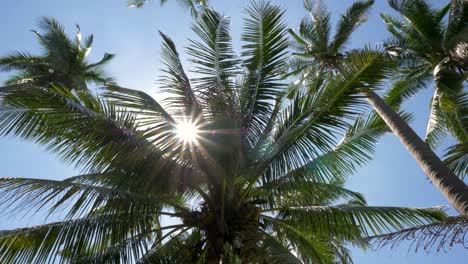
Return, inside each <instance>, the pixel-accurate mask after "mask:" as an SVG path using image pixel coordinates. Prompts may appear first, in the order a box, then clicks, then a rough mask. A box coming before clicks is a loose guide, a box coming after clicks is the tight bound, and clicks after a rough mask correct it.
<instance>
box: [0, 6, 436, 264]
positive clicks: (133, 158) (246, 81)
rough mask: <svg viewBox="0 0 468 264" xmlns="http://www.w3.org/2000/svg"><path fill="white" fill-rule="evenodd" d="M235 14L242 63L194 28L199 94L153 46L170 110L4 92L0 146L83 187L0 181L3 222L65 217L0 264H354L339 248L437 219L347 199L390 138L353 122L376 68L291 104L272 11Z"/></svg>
mask: <svg viewBox="0 0 468 264" xmlns="http://www.w3.org/2000/svg"><path fill="white" fill-rule="evenodd" d="M246 13H247V18H246V19H245V24H244V29H243V34H242V39H243V41H244V46H243V53H242V56H241V57H240V58H238V57H236V56H235V54H234V53H233V50H232V46H231V37H230V33H229V23H230V22H229V18H228V17H226V16H223V15H221V14H219V13H217V12H215V11H211V10H207V11H206V12H204V13H203V14H202V15H201V16H199V18H198V19H197V21H196V23H195V24H194V26H193V30H194V32H195V33H196V35H197V36H198V38H199V39H198V40H193V41H191V42H190V43H191V44H190V46H189V47H188V53H189V55H190V57H191V60H190V61H191V62H192V63H193V65H194V68H195V69H196V72H197V73H198V74H197V77H196V78H191V79H189V78H188V76H187V74H186V73H185V71H184V69H183V65H182V62H181V61H180V59H179V55H178V52H177V50H176V47H175V45H174V43H173V42H172V41H171V39H170V38H169V37H167V36H166V35H164V34H163V33H161V37H162V39H163V45H162V58H163V64H164V65H165V66H164V70H163V71H164V73H165V75H164V76H163V77H162V78H161V79H160V81H161V84H162V89H163V91H164V92H167V93H168V94H169V96H168V97H167V98H166V99H165V100H164V103H165V104H159V103H158V102H156V101H155V100H154V99H153V98H152V97H151V96H149V95H148V94H146V93H144V92H142V91H139V90H134V89H129V88H122V87H118V86H114V85H109V86H107V87H105V88H103V90H100V91H99V96H96V95H94V94H92V93H87V92H82V91H71V90H70V89H67V88H66V87H62V86H60V87H59V86H52V87H51V89H42V88H40V87H37V86H35V85H32V84H29V83H27V84H15V85H10V86H5V87H2V88H0V93H1V96H2V97H3V100H4V101H3V104H4V108H3V110H2V112H1V115H0V134H2V135H16V136H19V137H21V138H23V139H26V140H30V141H33V142H36V143H39V144H42V145H45V146H47V149H48V150H49V151H52V152H55V153H57V154H58V155H60V156H61V158H62V159H63V160H64V161H65V162H69V163H75V164H76V165H77V166H79V167H80V168H81V169H82V170H83V171H84V173H83V174H82V175H78V176H75V177H71V178H67V179H65V180H63V181H55V180H43V179H25V178H3V179H1V180H0V190H1V195H0V197H1V198H0V199H1V204H2V206H3V207H6V208H10V209H26V210H28V209H33V208H34V209H37V208H39V209H41V208H42V209H44V208H48V209H49V211H50V212H57V211H59V210H60V211H62V212H66V215H65V216H66V218H65V219H64V221H61V222H55V223H49V224H45V225H40V226H36V227H29V228H24V229H17V230H9V231H2V232H0V261H1V262H2V263H31V262H34V263H47V262H53V261H57V262H59V263H61V262H75V263H85V262H86V263H121V262H124V263H134V262H137V263H219V262H220V260H223V263H240V262H246V261H248V262H254V263H255V262H258V263H304V262H305V263H312V262H313V263H335V261H337V262H343V263H350V262H351V257H350V253H349V251H348V249H347V248H346V246H347V245H349V244H351V245H355V246H357V247H361V248H366V247H367V245H368V243H367V241H366V240H365V237H367V236H370V235H381V234H384V233H386V232H391V231H398V230H401V229H403V228H410V227H414V226H419V225H422V224H428V223H434V222H436V221H438V220H441V219H443V218H444V214H443V213H442V212H441V211H440V209H437V208H427V209H409V208H399V207H379V206H367V205H366V203H365V200H364V199H363V197H362V195H360V194H359V193H356V192H353V191H350V190H347V189H346V188H344V187H343V183H344V181H345V179H346V178H347V177H348V176H349V175H350V174H352V173H354V172H355V170H356V167H357V166H358V165H362V164H364V163H365V162H366V161H367V160H368V159H369V158H370V155H371V152H372V150H373V147H374V145H375V143H376V140H377V138H378V136H379V135H381V134H383V133H385V132H386V131H387V128H386V126H385V124H384V123H383V122H382V121H381V120H380V119H378V118H370V119H363V118H362V117H359V115H358V114H359V113H360V111H361V110H360V106H361V105H363V104H364V102H363V100H362V99H363V98H362V96H360V91H359V87H361V82H366V83H368V84H369V85H377V84H378V83H379V82H380V81H382V80H383V77H384V75H383V70H382V71H381V72H378V71H377V72H376V70H375V69H374V68H383V67H380V66H379V65H373V63H371V65H365V64H364V62H363V64H356V66H355V67H349V68H346V69H343V73H345V74H337V75H336V76H333V77H330V78H327V80H325V81H324V82H323V83H322V84H321V85H320V86H318V87H317V89H316V92H315V93H301V92H298V93H296V94H295V95H294V97H293V98H292V99H291V100H288V99H287V98H286V88H287V87H285V85H284V83H283V82H282V81H281V78H280V77H281V76H280V74H281V69H282V68H283V67H284V65H285V63H286V58H287V47H288V45H287V42H288V40H287V37H286V36H287V32H286V26H285V24H284V23H283V11H282V10H281V9H280V8H279V7H277V6H274V5H271V4H269V3H268V2H253V3H252V4H251V6H250V7H249V8H248V9H247V10H246ZM376 62H377V63H378V62H379V61H376ZM374 66H375V67H374ZM371 73H372V74H371ZM15 211H16V210H15ZM162 217H166V218H164V219H166V220H167V219H171V220H172V222H171V223H170V224H168V225H164V224H163V222H165V221H161V220H164V219H162ZM293 252H294V253H293Z"/></svg>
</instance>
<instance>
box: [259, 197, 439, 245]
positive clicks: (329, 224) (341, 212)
mask: <svg viewBox="0 0 468 264" xmlns="http://www.w3.org/2000/svg"><path fill="white" fill-rule="evenodd" d="M268 211H271V212H277V213H278V214H277V215H276V218H277V219H278V220H281V221H285V222H287V223H289V224H290V225H293V226H301V228H305V229H310V230H317V232H319V235H325V236H326V235H327V233H329V234H334V235H344V234H347V233H348V232H354V233H352V234H349V235H353V234H354V235H353V236H355V238H358V237H359V234H360V233H359V232H358V231H357V230H361V232H363V233H364V234H374V235H378V234H383V233H386V232H391V231H393V230H400V229H402V228H404V227H405V226H415V225H421V224H424V223H433V222H435V221H439V220H442V219H444V218H445V214H444V213H443V212H442V211H441V210H440V208H427V209H409V208H401V207H379V206H349V205H338V206H298V207H280V208H273V209H270V210H268ZM346 230H348V231H346ZM353 230H355V231H353ZM320 232H324V233H320Z"/></svg>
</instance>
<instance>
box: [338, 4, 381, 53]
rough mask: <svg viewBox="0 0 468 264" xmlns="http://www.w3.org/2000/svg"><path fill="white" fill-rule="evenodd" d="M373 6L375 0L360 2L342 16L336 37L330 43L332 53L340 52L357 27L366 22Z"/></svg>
mask: <svg viewBox="0 0 468 264" xmlns="http://www.w3.org/2000/svg"><path fill="white" fill-rule="evenodd" d="M373 4H374V0H368V1H362V2H359V1H358V2H354V3H353V4H352V5H351V7H349V8H348V10H346V13H345V14H344V15H342V16H341V18H340V20H339V22H338V25H337V30H336V33H335V36H334V37H333V40H332V41H331V43H330V51H331V52H335V53H337V52H339V51H340V49H341V48H342V47H343V45H344V44H345V43H346V42H347V41H348V39H349V37H350V36H351V34H352V33H353V32H354V31H355V30H356V29H357V27H358V26H359V25H360V24H362V23H363V22H365V21H366V19H367V18H366V14H367V12H368V11H369V9H370V7H371V6H372V5H373Z"/></svg>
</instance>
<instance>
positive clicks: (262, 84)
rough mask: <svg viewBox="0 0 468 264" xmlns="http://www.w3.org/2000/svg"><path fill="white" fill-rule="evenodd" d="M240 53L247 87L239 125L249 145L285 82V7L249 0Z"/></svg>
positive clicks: (252, 142)
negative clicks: (283, 75) (283, 73)
mask: <svg viewBox="0 0 468 264" xmlns="http://www.w3.org/2000/svg"><path fill="white" fill-rule="evenodd" d="M246 13H247V15H248V18H246V19H245V22H244V28H243V34H242V40H243V41H244V43H245V44H244V45H243V46H242V47H243V52H242V57H243V58H244V63H245V65H246V67H247V70H248V72H247V83H246V87H245V88H243V90H242V91H241V109H242V115H243V118H242V128H243V129H244V130H246V133H245V136H244V137H245V138H246V142H247V145H248V146H251V147H252V146H253V145H255V143H256V142H257V141H258V139H259V137H260V136H261V135H262V133H263V131H264V129H265V124H266V123H268V120H269V118H270V117H271V114H272V111H273V109H272V107H271V104H270V101H271V100H273V101H276V99H277V97H278V96H279V94H281V92H282V90H283V88H284V84H283V83H282V82H281V80H280V79H281V76H280V75H281V72H279V71H278V69H281V68H283V67H284V66H285V63H286V53H287V50H286V49H287V47H288V41H287V37H286V24H285V23H284V18H283V17H284V11H282V10H281V9H280V8H279V7H278V6H274V5H272V4H270V3H268V2H267V1H258V2H252V4H251V6H250V7H248V8H247V9H246Z"/></svg>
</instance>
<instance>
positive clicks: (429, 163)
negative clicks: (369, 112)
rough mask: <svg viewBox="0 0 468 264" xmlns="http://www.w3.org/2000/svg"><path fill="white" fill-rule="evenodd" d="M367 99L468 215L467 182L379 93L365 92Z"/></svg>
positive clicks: (441, 188) (451, 199)
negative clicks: (453, 170)
mask: <svg viewBox="0 0 468 264" xmlns="http://www.w3.org/2000/svg"><path fill="white" fill-rule="evenodd" d="M366 96H367V100H368V101H369V103H370V104H371V105H372V107H373V108H374V109H375V111H377V113H378V114H379V115H380V117H381V118H382V119H383V120H384V121H385V123H386V124H387V126H388V127H389V128H390V129H391V130H392V132H393V134H395V135H396V136H397V137H398V138H399V139H400V141H401V143H403V145H404V146H405V147H406V149H407V150H408V151H409V152H410V154H411V155H412V156H413V158H414V159H415V160H416V162H417V163H418V165H419V166H420V167H421V169H422V170H423V171H424V173H425V174H426V175H427V176H428V177H429V179H430V180H431V181H432V183H433V184H434V185H435V186H436V187H437V188H438V189H439V191H440V192H442V194H444V196H445V198H447V200H448V201H449V202H450V203H451V204H452V206H453V207H454V208H455V209H456V210H458V212H460V213H461V214H462V215H468V186H466V184H465V183H464V182H463V181H462V180H460V179H459V178H458V177H457V176H456V175H455V174H454V173H453V172H452V171H451V170H450V169H449V168H447V166H445V164H444V163H443V162H442V161H441V160H440V159H439V157H437V155H436V154H435V153H434V152H433V151H432V150H431V149H430V148H429V146H428V145H427V144H426V143H424V141H422V139H421V138H420V137H419V136H418V135H417V134H416V133H415V132H414V131H413V129H411V127H410V126H409V125H408V124H407V123H406V122H405V121H404V120H403V119H402V118H401V117H400V115H398V114H397V113H396V112H395V111H394V110H393V109H392V108H390V106H388V105H387V103H385V101H384V100H382V98H380V97H379V96H378V95H377V94H376V93H374V92H372V91H369V92H366Z"/></svg>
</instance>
